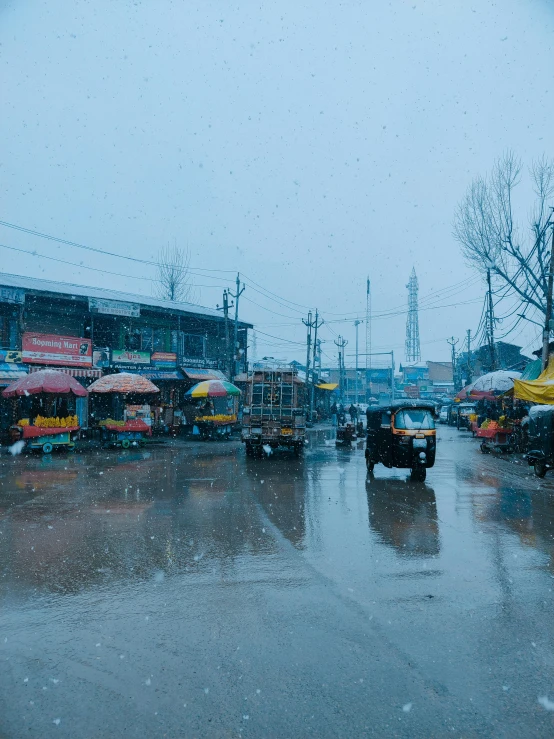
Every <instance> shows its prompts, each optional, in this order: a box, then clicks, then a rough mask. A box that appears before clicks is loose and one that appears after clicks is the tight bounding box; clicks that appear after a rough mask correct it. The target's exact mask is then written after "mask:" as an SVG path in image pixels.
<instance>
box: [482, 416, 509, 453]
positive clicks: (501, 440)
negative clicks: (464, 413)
mask: <svg viewBox="0 0 554 739" xmlns="http://www.w3.org/2000/svg"><path fill="white" fill-rule="evenodd" d="M512 434H513V428H512V427H511V426H506V427H502V426H500V425H499V424H498V423H496V421H490V422H489V424H488V425H486V426H481V427H477V428H476V429H475V436H476V437H477V438H478V439H481V446H480V449H481V451H482V452H483V454H488V452H511V451H512V444H511V440H512Z"/></svg>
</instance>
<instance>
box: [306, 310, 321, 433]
mask: <svg viewBox="0 0 554 739" xmlns="http://www.w3.org/2000/svg"><path fill="white" fill-rule="evenodd" d="M324 323H325V321H324V320H323V319H322V318H319V315H318V312H317V308H316V311H315V321H314V323H313V324H312V325H313V328H314V344H313V361H312V385H311V388H310V421H311V420H312V419H313V415H314V399H315V378H316V374H315V361H316V356H317V348H318V341H319V350H320V355H319V357H320V360H321V340H320V339H318V338H317V329H318V328H320V327H321V326H323V324H324ZM306 379H307V378H306Z"/></svg>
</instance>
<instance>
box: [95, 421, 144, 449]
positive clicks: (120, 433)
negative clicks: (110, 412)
mask: <svg viewBox="0 0 554 739" xmlns="http://www.w3.org/2000/svg"><path fill="white" fill-rule="evenodd" d="M99 425H100V428H101V429H102V441H103V443H104V444H106V445H107V446H116V447H121V448H122V449H129V447H132V446H135V447H136V446H144V444H145V440H146V438H147V437H148V436H151V435H152V427H151V426H148V424H146V423H145V422H144V421H142V420H140V419H135V420H128V421H114V420H112V419H107V420H106V421H101V422H100V424H99Z"/></svg>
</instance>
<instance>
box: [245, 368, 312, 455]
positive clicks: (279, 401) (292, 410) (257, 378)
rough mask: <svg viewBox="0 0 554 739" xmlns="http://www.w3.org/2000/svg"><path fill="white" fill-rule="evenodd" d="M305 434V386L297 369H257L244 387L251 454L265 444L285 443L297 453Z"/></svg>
mask: <svg viewBox="0 0 554 739" xmlns="http://www.w3.org/2000/svg"><path fill="white" fill-rule="evenodd" d="M305 438H306V386H305V383H304V382H303V381H302V380H301V379H300V378H299V377H298V373H297V371H296V370H295V369H292V368H290V367H286V368H277V369H275V368H272V369H254V370H253V371H252V372H251V373H250V374H249V375H248V379H247V382H246V387H245V405H244V408H243V413H242V441H243V442H244V444H245V446H246V454H247V455H248V456H250V457H253V456H256V455H261V454H262V451H263V449H264V447H266V449H267V447H270V448H271V449H277V448H279V447H284V448H287V449H290V450H292V451H293V452H294V453H295V454H296V455H297V456H298V455H299V454H300V453H301V452H302V449H303V448H304V443H305Z"/></svg>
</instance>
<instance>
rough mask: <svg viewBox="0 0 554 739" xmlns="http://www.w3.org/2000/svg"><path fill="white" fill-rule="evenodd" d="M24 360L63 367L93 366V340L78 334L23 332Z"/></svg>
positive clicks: (29, 362) (30, 362)
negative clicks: (80, 336) (58, 334)
mask: <svg viewBox="0 0 554 739" xmlns="http://www.w3.org/2000/svg"><path fill="white" fill-rule="evenodd" d="M22 343H23V351H22V356H23V361H24V362H27V363H28V364H53V365H59V366H62V367H91V366H92V342H91V340H90V339H83V338H79V337H78V336H55V335H54V334H35V333H30V332H28V333H25V334H23V339H22Z"/></svg>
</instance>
